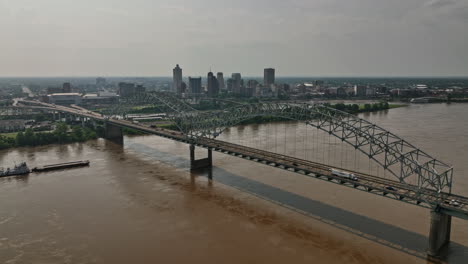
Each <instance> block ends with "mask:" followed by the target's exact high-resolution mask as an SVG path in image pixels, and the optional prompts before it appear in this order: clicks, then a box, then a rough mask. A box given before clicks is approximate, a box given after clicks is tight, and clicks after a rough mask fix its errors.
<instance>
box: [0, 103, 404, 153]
mask: <svg viewBox="0 0 468 264" xmlns="http://www.w3.org/2000/svg"><path fill="white" fill-rule="evenodd" d="M325 105H326V106H328V107H332V108H335V109H338V110H341V111H345V112H348V113H351V114H357V113H365V112H375V111H381V110H387V109H393V108H398V107H404V106H406V104H388V103H387V102H381V103H374V104H361V105H358V104H343V103H339V104H325ZM281 121H289V119H286V118H281V117H275V116H258V117H255V118H251V119H249V120H245V121H243V122H241V123H240V125H248V124H261V123H270V122H281ZM158 127H160V128H165V129H170V130H178V128H177V126H176V125H174V124H163V125H158ZM123 133H124V134H125V135H144V134H145V133H143V132H140V131H136V130H133V129H129V128H124V129H123ZM104 135H105V131H104V127H103V126H96V127H92V126H85V127H81V126H75V125H68V124H66V123H57V124H56V128H55V129H54V130H53V131H48V132H35V131H33V130H32V129H26V130H25V131H24V132H14V133H4V134H0V150H2V149H8V148H15V147H24V146H41V145H48V144H67V143H75V142H84V141H87V140H91V139H97V138H99V137H104Z"/></svg>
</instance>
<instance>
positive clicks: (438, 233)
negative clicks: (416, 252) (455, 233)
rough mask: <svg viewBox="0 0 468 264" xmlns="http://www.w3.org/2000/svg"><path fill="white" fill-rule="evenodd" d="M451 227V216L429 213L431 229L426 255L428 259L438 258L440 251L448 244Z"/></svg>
mask: <svg viewBox="0 0 468 264" xmlns="http://www.w3.org/2000/svg"><path fill="white" fill-rule="evenodd" d="M451 226H452V216H450V215H447V214H444V213H441V212H439V210H437V209H436V210H433V211H431V229H430V232H429V248H428V250H427V254H428V256H429V257H440V256H441V252H442V250H443V249H444V248H445V247H446V246H447V245H448V243H449V242H450V232H451Z"/></svg>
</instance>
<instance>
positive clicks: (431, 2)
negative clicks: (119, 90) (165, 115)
mask: <svg viewBox="0 0 468 264" xmlns="http://www.w3.org/2000/svg"><path fill="white" fill-rule="evenodd" d="M467 14H468V2H466V1H465V0H408V1H406V0H405V1H403V0H396V1H370V0H365V1H362V0H360V1H358V0H351V1H345V2H343V1H337V0H332V1H330V0H316V1H306V0H296V1H288V2H284V1H279V0H273V1H266V0H259V1H255V2H252V1H247V0H240V1H236V2H235V3H233V2H230V1H214V0H201V1H197V2H196V3H194V2H193V1H186V0H176V1H167V0H156V1H150V0H137V1H126V0H120V1H119V0H117V1H115V0H114V1H110V0H101V1H89V0H84V1H79V2H77V1H63V0H60V1H59V0H45V1H40V2H38V1H32V0H19V1H0V30H1V32H2V40H3V41H2V43H0V51H1V56H0V76H2V77H23V76H24V77H42V76H43V77H55V76H57V77H58V76H170V75H171V72H170V70H168V69H170V68H169V67H170V66H172V65H173V64H175V63H179V64H180V65H184V68H185V69H187V70H185V75H187V76H204V75H205V73H206V72H208V71H209V69H210V67H211V68H212V69H213V70H215V69H216V70H219V71H222V72H226V73H228V72H241V73H242V74H243V75H245V76H261V74H262V72H261V71H262V69H263V68H264V66H272V67H274V68H276V69H280V71H281V74H280V75H279V76H323V77H327V76H330V77H338V76H344V77H347V76H358V77H379V76H381V77H392V76H404V77H406V76H408V77H409V76H411V77H412V76H418V77H450V76H467V75H468V34H467V33H466V27H467V26H468V19H467V17H468V16H467ZM220 17H223V19H220ZM181 18H182V19H181ZM233 32H242V34H233ZM207 57H209V58H210V61H208V62H207V63H204V65H203V66H202V67H200V61H205V60H206V58H207Z"/></svg>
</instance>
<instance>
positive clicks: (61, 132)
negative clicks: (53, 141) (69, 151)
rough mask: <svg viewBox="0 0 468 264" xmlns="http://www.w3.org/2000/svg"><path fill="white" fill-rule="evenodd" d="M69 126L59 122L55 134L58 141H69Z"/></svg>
mask: <svg viewBox="0 0 468 264" xmlns="http://www.w3.org/2000/svg"><path fill="white" fill-rule="evenodd" d="M67 130H68V126H67V124H65V123H58V124H57V127H56V128H55V131H54V134H55V136H56V137H57V141H58V143H66V142H68V135H67Z"/></svg>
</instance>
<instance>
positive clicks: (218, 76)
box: [216, 72, 226, 90]
mask: <svg viewBox="0 0 468 264" xmlns="http://www.w3.org/2000/svg"><path fill="white" fill-rule="evenodd" d="M216 79H218V86H219V89H220V90H224V89H226V86H225V84H224V76H223V73H222V72H218V73H217V74H216Z"/></svg>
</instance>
